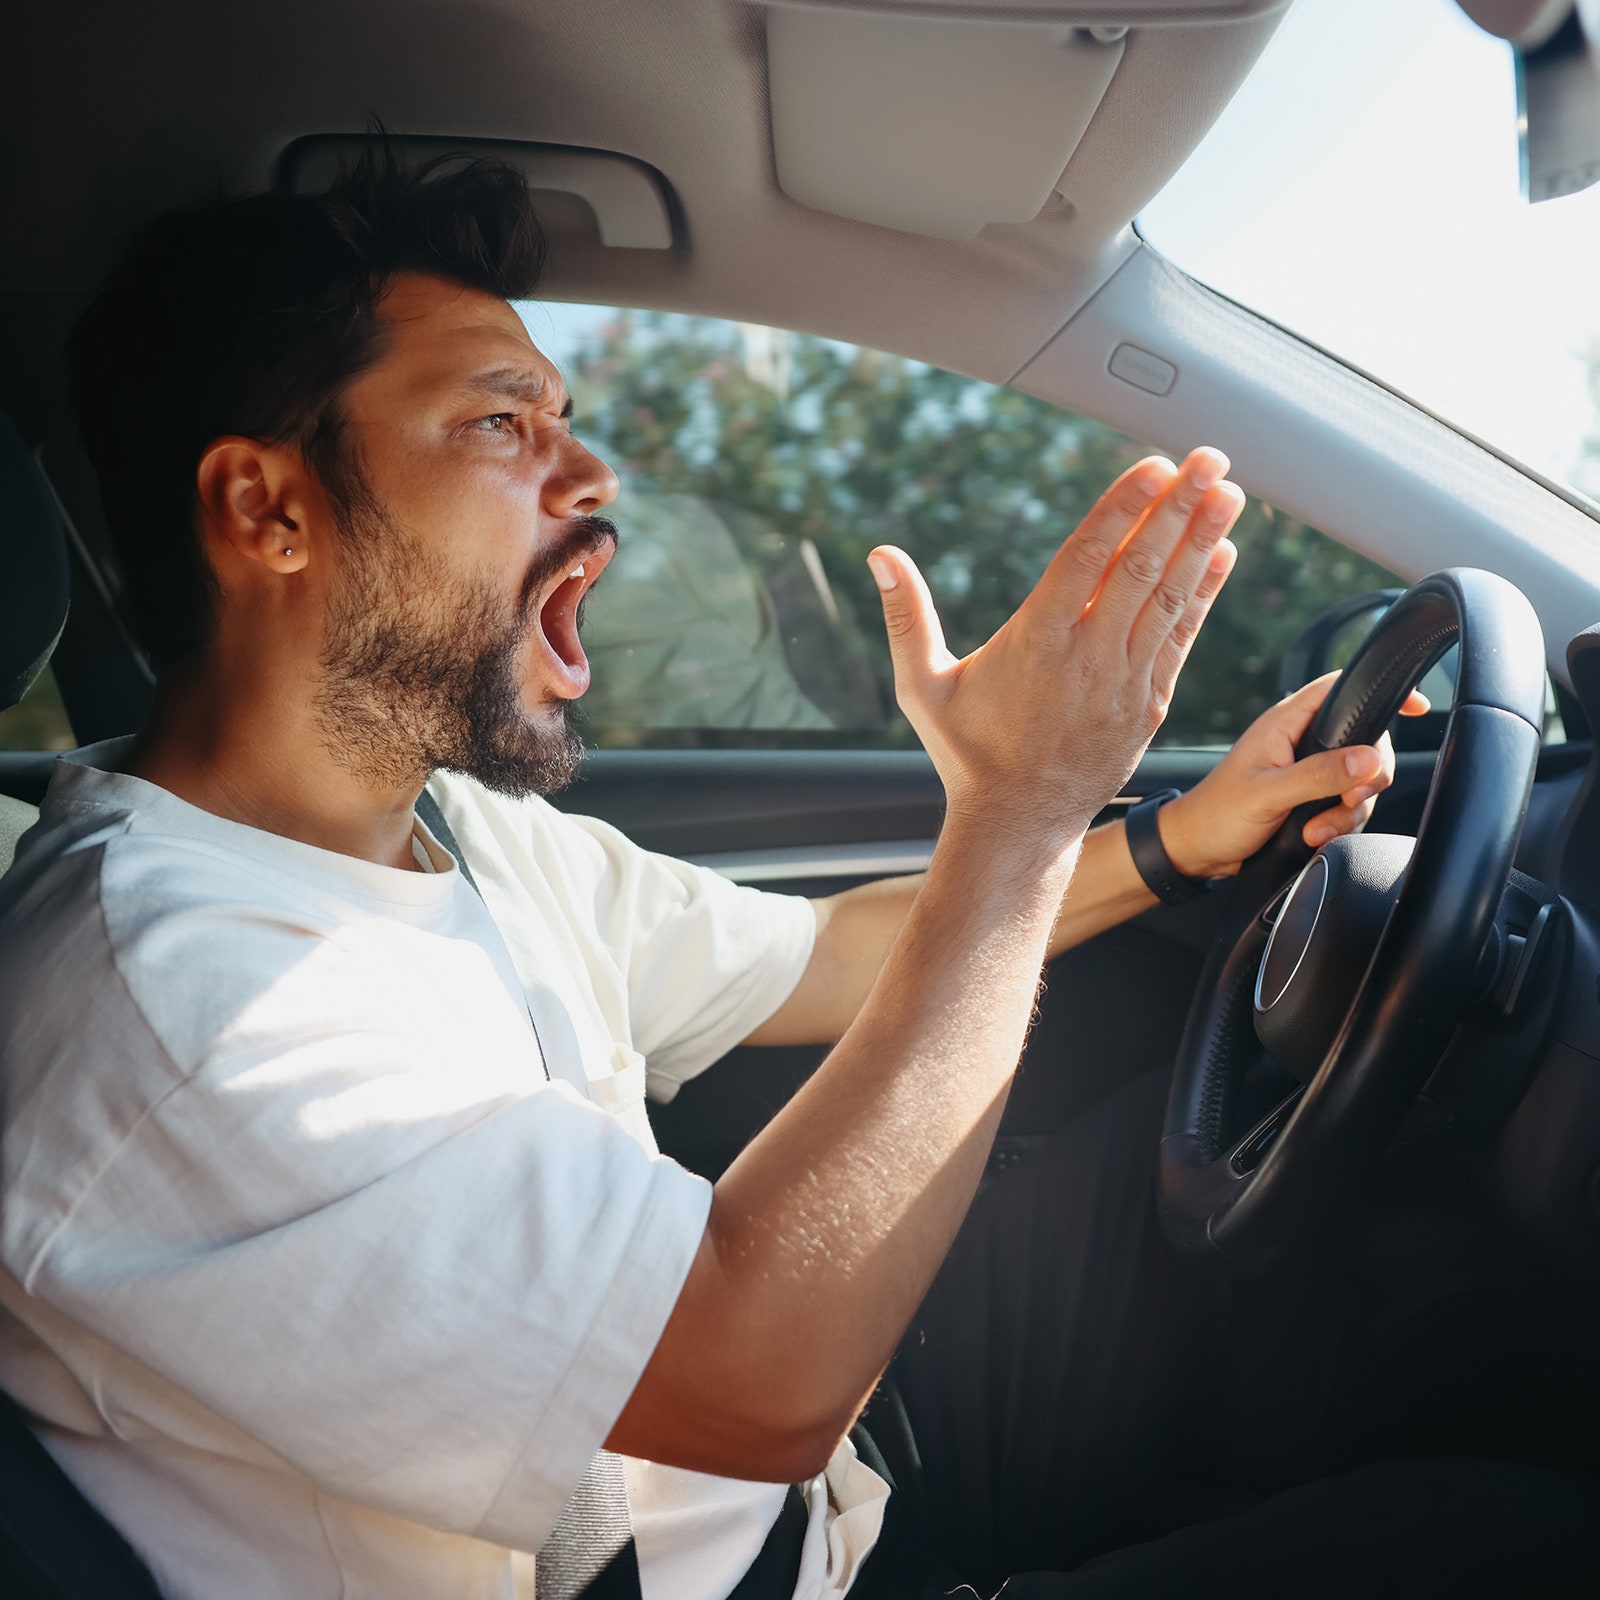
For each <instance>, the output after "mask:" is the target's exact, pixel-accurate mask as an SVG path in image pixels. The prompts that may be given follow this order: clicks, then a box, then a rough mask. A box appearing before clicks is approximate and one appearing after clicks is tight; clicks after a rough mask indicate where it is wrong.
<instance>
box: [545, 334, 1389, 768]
mask: <svg viewBox="0 0 1600 1600" xmlns="http://www.w3.org/2000/svg"><path fill="white" fill-rule="evenodd" d="M521 309H522V311H523V315H524V317H525V319H526V321H527V324H528V328H529V331H530V333H531V334H532V336H533V338H534V340H535V342H536V343H537V344H539V345H540V347H541V348H542V349H543V350H545V352H546V353H547V354H549V355H550V356H551V357H552V358H553V359H554V360H555V361H556V363H557V364H558V365H559V366H560V367H561V368H562V370H563V372H564V373H565V375H566V377H567V380H568V383H569V386H570V388H571V390H572V393H573V398H574V402H575V407H576V421H575V423H574V426H575V429H576V431H577V433H578V434H579V436H580V437H582V438H583V439H584V440H585V441H586V442H587V443H588V444H589V445H590V446H591V448H593V449H594V450H595V451H596V452H597V453H598V454H599V455H601V456H602V457H604V458H605V459H606V460H607V461H609V462H610V464H611V465H612V467H613V468H615V469H616V471H617V474H618V476H619V477H620V479H621V480H622V485H623V490H622V494H621V495H620V496H619V498H618V500H617V503H616V505H615V507H614V508H613V511H612V514H613V516H614V518H615V520H616V522H617V525H618V527H619V530H620V532H621V545H620V549H619V553H618V555H617V558H616V560H615V561H613V563H612V565H611V567H610V568H609V569H608V571H607V573H606V575H605V577H604V578H603V579H602V580H601V582H600V584H599V586H598V589H597V591H596V594H595V596H594V599H593V601H592V604H591V605H590V607H589V608H588V612H587V618H586V624H585V634H584V637H585V642H586V648H587V649H588V651H589V655H590V659H591V662H592V664H593V669H594V679H593V687H592V688H591V690H590V692H589V694H588V696H586V698H585V702H584V707H585V712H586V720H587V728H588V735H589V738H590V740H591V742H593V743H594V744H597V745H599V746H602V747H607V746H610V747H616V746H631V745H745V746H753V745H791V746H795V745H798V746H807V745H811V746H816V745H823V746H827V745H832V746H852V745H856V746H859V745H868V746H879V747H885V748H896V747H907V746H911V745H914V744H915V742H916V740H915V736H914V735H913V734H912V732H911V730H910V728H909V727H908V726H907V725H906V723H905V721H904V719H903V718H902V717H901V716H900V715H899V713H898V711H897V710H896V708H895V704H894V694H893V679H892V674H891V671H890V665H889V654H888V649H887V646H886V644H885V642H884V638H883V628H882V622H881V615H880V611H879V606H878V600H877V594H876V591H875V590H874V588H873V586H872V581H871V576H870V574H869V573H868V571H867V567H866V561H865V558H866V554H867V551H868V550H870V549H871V548H872V547H873V546H874V545H876V544H879V543H893V544H899V545H902V546H904V547H905V548H906V549H907V550H909V551H910V552H911V553H912V555H913V556H914V557H915V558H916V559H917V561H918V563H919V564H920V565H921V567H922V570H923V572H924V573H925V574H926V575H927V578H928V581H929V584H930V585H931V587H932V590H933V593H934V596H935V599H936V600H937V602H938V606H939V611H940V615H941V617H942V618H943V620H944V626H945V632H946V636H947V638H948V641H949V644H950V647H951V649H952V650H954V651H956V652H957V653H958V654H959V653H962V652H965V651H967V650H970V649H972V648H974V647H975V646H976V645H978V644H980V643H982V642H983V640H985V639H986V638H988V637H989V635H990V634H991V633H993V631H994V630H995V629H996V628H997V627H999V626H1000V624H1001V623H1002V622H1003V621H1004V620H1005V619H1006V617H1007V616H1009V615H1010V613H1011V612H1012V611H1013V610H1014V609H1015V608H1016V606H1017V605H1018V604H1019V603H1020V601H1021V600H1022V599H1023V597H1024V596H1025V595H1026V594H1027V592H1028V590H1029V589H1030V588H1031V587H1032V585H1033V583H1034V581H1035V580H1036V579H1037V578H1038V576H1039V574H1040V572H1041V571H1042V570H1043V568H1044V565H1045V563H1046V562H1047V561H1048V560H1049V558H1050V556H1051V554H1052V553H1053V552H1054V551H1055V549H1056V548H1057V546H1058V545H1059V544H1060V542H1061V540H1062V539H1063V538H1064V537H1065V535H1066V534H1067V533H1068V532H1069V531H1070V530H1071V529H1072V527H1073V526H1074V525H1075V524H1076V523H1077V521H1078V519H1079V518H1080V517H1081V516H1082V515H1083V514H1084V513H1085V512H1086V511H1087V510H1088V509H1089V507H1090V506H1091V505H1092V504H1093V503H1094V500H1095V498H1096V497H1097V496H1098V495H1099V493H1100V491H1101V490H1102V489H1103V488H1104V487H1105V485H1106V484H1107V483H1109V482H1110V480H1111V479H1112V478H1114V477H1115V476H1116V475H1117V473H1119V472H1120V471H1121V470H1122V469H1123V468H1124V467H1126V466H1129V465H1130V464H1131V463H1133V462H1134V461H1136V460H1138V459H1139V458H1140V457H1141V456H1143V455H1145V454H1148V453H1149V447H1148V446H1147V445H1145V444H1143V443H1142V442H1140V441H1138V440H1135V439H1130V438H1128V437H1127V436H1126V435H1124V434H1121V433H1119V432H1117V431H1116V430H1115V429H1113V428H1108V427H1106V426H1105V425H1104V424H1103V423H1099V422H1096V421H1094V420H1093V419H1091V418H1088V417H1080V416H1075V415H1073V414H1072V413H1070V412H1067V411H1063V410H1061V409H1060V408H1059V407H1056V406H1053V405H1050V404H1048V403H1047V402H1045V401H1042V400H1036V399H1033V398H1031V397H1029V396H1027V395H1023V394H1019V393H1018V392H1016V391H1015V390H1012V389H1007V388H1003V387H997V386H995V385H991V384H986V383H982V382H978V381H976V380H974V379H971V378H965V377H961V376H959V375H957V374H955V373H951V372H944V371H940V370H939V369H937V368H934V367H928V366H924V365H922V364H921V363H918V362H915V361H909V360H905V359H903V358H901V357H898V356H892V355H885V354H882V353H881V352H878V351H875V350H868V349H863V348H861V347H859V346H854V345H845V344H839V343H836V342H834V341H831V340H827V339H821V338H816V337H813V336H810V335H805V334H794V333H786V332H783V331H781V330H777V329H772V328H766V327H761V326H756V325H752V324H749V323H738V322H725V321H719V320H716V319H713V318H706V317H690V316H680V315H676V314H669V313H660V312H642V311H628V310H620V309H614V308H606V307H595V306H567V305H546V304H540V305H527V306H524V307H522V308H521ZM1216 442H1217V443H1219V444H1221V445H1223V446H1224V447H1226V444H1227V441H1226V439H1218V440H1217V441H1216ZM1235 538H1236V540H1237V542H1238V545H1239V551H1240V559H1239V565H1238V568H1237V570H1236V571H1235V573H1234V576H1233V578H1232V580H1231V581H1230V583H1229V585H1228V588H1227V590H1226V591H1225V593H1224V595H1223V597H1222V599H1221V601H1220V602H1219V603H1218V605H1217V607H1216V608H1215V610H1214V611H1213V613H1212V616H1211V618H1210V620H1209V621H1208V623H1207V625H1206V629H1205V632H1204V633H1203V635H1202V637H1201V639H1200V642H1199V644H1198V645H1197V646H1196V648H1195V651H1194V653H1193V655H1192V657H1191V659H1190V662H1189V665H1188V667H1187V669H1186V670H1185V673H1184V676H1183V679H1182V681H1181V682H1180V684H1179V686H1178V692H1177V696H1176V698H1175V700H1174V703H1173V706H1172V710H1171V714H1170V715H1169V717H1168V719H1167V722H1166V724H1165V726H1164V727H1163V729H1162V731H1161V733H1160V735H1158V739H1157V742H1158V743H1161V744H1167V745H1190V746H1215V745H1225V744H1227V743H1229V742H1230V741H1231V740H1232V739H1233V738H1234V736H1235V735H1237V734H1238V733H1239V732H1240V731H1241V730H1242V729H1243V728H1244V727H1246V726H1247V725H1248V723H1249V722H1250V721H1251V719H1252V718H1253V717H1255V716H1256V714H1257V713H1258V712H1260V711H1261V710H1263V709H1264V708H1265V707H1266V706H1267V705H1268V704H1270V703H1271V702H1272V701H1273V700H1274V699H1275V698H1276V697H1277V694H1278V672H1279V665H1280V660H1281V657H1282V655H1283V651H1284V648H1285V646H1286V645H1287V644H1288V643H1289V641H1290V640H1291V639H1292V638H1293V637H1294V635H1295V634H1296V633H1297V632H1298V631H1299V630H1300V628H1301V627H1302V626H1303V625H1304V624H1305V623H1306V621H1307V620H1309V618H1310V617H1311V616H1313V615H1314V614H1315V613H1316V612H1318V611H1319V610H1321V609H1322V608H1323V607H1324V606H1326V605H1327V604H1328V603H1329V602H1331V601H1333V600H1335V599H1338V598H1341V597H1342V596H1345V595H1349V594H1355V593H1359V592H1361V591H1364V590H1372V589H1382V588H1385V587H1388V586H1392V585H1394V584H1396V583H1398V582H1399V581H1400V580H1398V579H1397V578H1395V577H1394V575H1393V574H1391V573H1389V572H1387V571H1385V570H1384V569H1383V568H1381V567H1379V566H1377V565H1375V564H1374V563H1373V562H1371V561H1368V560H1366V559H1364V558H1363V557H1361V556H1358V555H1356V554H1354V553H1353V552H1351V551H1350V550H1347V549H1346V548H1344V547H1343V546H1342V545H1339V544H1337V543H1335V542H1334V541H1333V540H1331V539H1328V538H1326V537H1325V536H1324V535H1322V534H1320V533H1318V532H1317V531H1316V530H1314V529H1312V528H1309V527H1307V526H1306V525H1305V524H1304V523H1302V522H1299V521H1298V520H1296V519H1295V518H1293V517H1290V516H1287V515H1285V514H1284V513H1283V512H1281V511H1279V510H1277V509H1275V508H1274V507H1272V506H1270V505H1267V504H1265V503H1263V502H1262V501H1260V500H1256V499H1251V500H1250V501H1249V503H1248V506H1247V508H1246V510H1245V513H1244V516H1243V517H1242V518H1241V521H1240V525H1239V528H1238V531H1237V532H1236V534H1235Z"/></svg>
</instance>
